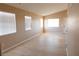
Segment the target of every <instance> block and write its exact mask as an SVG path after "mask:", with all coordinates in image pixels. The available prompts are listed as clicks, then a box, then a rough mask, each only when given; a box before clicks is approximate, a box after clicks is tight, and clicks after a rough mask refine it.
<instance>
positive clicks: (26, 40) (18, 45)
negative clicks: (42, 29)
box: [2, 33, 40, 53]
mask: <svg viewBox="0 0 79 59" xmlns="http://www.w3.org/2000/svg"><path fill="white" fill-rule="evenodd" d="M39 35H40V33H38V34H35V35H33V36H31V37H30V38H28V39H26V40H23V41H21V42H20V43H17V44H15V45H13V46H12V47H10V48H7V49H5V50H3V51H2V53H5V52H7V51H9V50H11V49H13V48H15V47H17V46H19V45H21V44H23V43H24V42H26V41H28V40H31V39H32V38H34V37H36V36H39Z"/></svg>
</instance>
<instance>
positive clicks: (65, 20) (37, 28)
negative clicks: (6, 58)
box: [0, 3, 79, 56]
mask: <svg viewBox="0 0 79 59" xmlns="http://www.w3.org/2000/svg"><path fill="white" fill-rule="evenodd" d="M0 55H1V56H79V3H0Z"/></svg>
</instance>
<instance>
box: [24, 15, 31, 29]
mask: <svg viewBox="0 0 79 59" xmlns="http://www.w3.org/2000/svg"><path fill="white" fill-rule="evenodd" d="M25 30H31V16H25Z"/></svg>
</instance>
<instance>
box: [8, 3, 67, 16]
mask: <svg viewBox="0 0 79 59" xmlns="http://www.w3.org/2000/svg"><path fill="white" fill-rule="evenodd" d="M8 5H11V6H14V7H18V8H21V9H24V10H28V11H31V12H34V13H36V14H40V15H42V16H45V15H49V14H52V13H56V12H60V11H63V10H66V9H67V7H68V6H67V5H68V4H67V3H9V4H8Z"/></svg>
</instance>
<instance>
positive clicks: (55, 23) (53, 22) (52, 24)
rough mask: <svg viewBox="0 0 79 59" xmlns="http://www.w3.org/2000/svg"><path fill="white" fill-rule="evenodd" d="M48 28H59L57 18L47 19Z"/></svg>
mask: <svg viewBox="0 0 79 59" xmlns="http://www.w3.org/2000/svg"><path fill="white" fill-rule="evenodd" d="M48 27H59V18H56V19H48Z"/></svg>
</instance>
